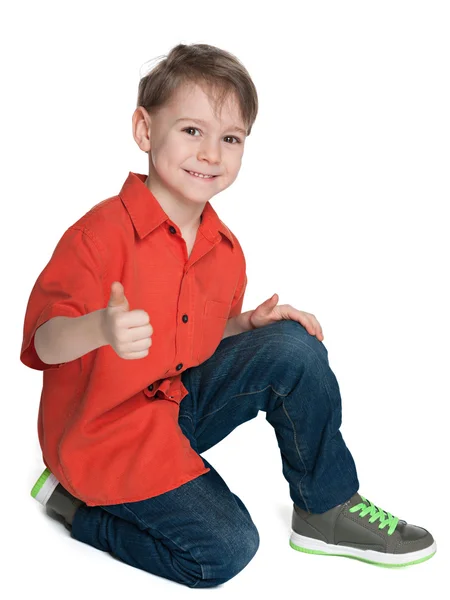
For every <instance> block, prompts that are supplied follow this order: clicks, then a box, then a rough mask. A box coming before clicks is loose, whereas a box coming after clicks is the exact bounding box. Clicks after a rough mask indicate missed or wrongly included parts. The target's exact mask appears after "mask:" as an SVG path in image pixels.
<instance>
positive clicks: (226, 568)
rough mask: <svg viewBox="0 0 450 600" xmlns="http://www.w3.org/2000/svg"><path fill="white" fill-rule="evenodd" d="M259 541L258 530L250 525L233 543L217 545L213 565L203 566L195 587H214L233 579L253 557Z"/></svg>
mask: <svg viewBox="0 0 450 600" xmlns="http://www.w3.org/2000/svg"><path fill="white" fill-rule="evenodd" d="M237 533H238V532H237ZM259 541H260V540H259V533H258V530H257V528H256V527H255V526H254V525H252V526H250V527H249V528H248V529H246V531H245V532H243V531H240V532H239V533H238V535H236V536H235V538H234V541H233V543H230V542H229V541H228V543H225V542H222V543H221V544H220V543H219V545H218V548H217V553H216V556H215V560H214V563H213V564H210V565H203V572H204V575H203V578H202V580H201V581H199V582H198V583H197V584H196V585H195V587H201V588H203V587H215V586H218V585H221V584H222V583H225V582H226V581H229V580H230V579H232V578H233V577H235V576H236V575H237V574H238V573H240V572H241V571H242V570H243V569H244V568H245V567H246V566H247V565H248V563H249V562H250V561H251V560H252V558H253V557H254V556H255V554H256V552H257V551H258V548H259Z"/></svg>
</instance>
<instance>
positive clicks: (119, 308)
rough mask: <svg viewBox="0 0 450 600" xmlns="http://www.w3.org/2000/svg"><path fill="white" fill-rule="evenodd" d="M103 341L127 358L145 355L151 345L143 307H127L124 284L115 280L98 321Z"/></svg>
mask: <svg viewBox="0 0 450 600" xmlns="http://www.w3.org/2000/svg"><path fill="white" fill-rule="evenodd" d="M101 328H102V333H103V336H104V338H105V341H106V344H109V345H110V346H111V347H112V348H113V349H114V351H115V352H116V354H117V355H118V356H120V357H121V358H124V359H126V360H134V359H136V358H144V357H145V356H147V355H148V348H149V347H150V346H151V345H152V338H151V336H152V334H153V327H152V326H151V325H150V317H149V316H148V314H147V313H146V312H145V310H141V309H135V310H130V305H129V304H128V300H127V299H126V296H125V292H124V289H123V285H122V284H121V283H120V282H119V281H114V282H113V283H112V285H111V295H110V297H109V302H108V306H107V307H106V308H105V309H104V311H103V314H102V323H101Z"/></svg>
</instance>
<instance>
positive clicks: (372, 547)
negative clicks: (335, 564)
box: [289, 494, 436, 567]
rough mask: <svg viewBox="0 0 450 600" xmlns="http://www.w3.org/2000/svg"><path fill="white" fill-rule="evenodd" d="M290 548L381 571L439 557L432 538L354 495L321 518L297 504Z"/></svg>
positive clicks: (293, 514) (424, 531) (321, 515)
mask: <svg viewBox="0 0 450 600" xmlns="http://www.w3.org/2000/svg"><path fill="white" fill-rule="evenodd" d="M289 544H290V545H291V547H292V548H294V550H299V551H300V552H308V553H309V554H328V555H330V556H345V557H347V558H356V559H358V560H362V561H364V562H367V563H372V564H375V565H378V566H381V567H406V566H407V565H413V564H415V563H420V562H423V561H425V560H428V559H429V558H431V557H432V556H434V554H435V553H436V542H435V541H434V539H433V537H432V535H431V534H430V533H429V532H428V531H427V530H426V529H422V528H421V527H416V526H415V525H408V523H406V521H400V520H399V519H398V518H397V517H394V516H392V515H391V514H390V513H386V512H385V511H384V510H382V509H380V508H378V507H377V506H375V505H374V504H372V502H370V501H369V500H366V499H365V498H364V497H363V496H360V495H359V494H355V495H354V496H352V497H351V498H350V500H347V502H344V504H339V505H338V506H335V507H334V508H332V509H331V510H328V511H327V512H324V513H322V514H310V513H308V512H306V511H305V510H302V509H301V508H299V507H298V506H297V505H296V504H294V510H293V513H292V532H291V537H290V540H289Z"/></svg>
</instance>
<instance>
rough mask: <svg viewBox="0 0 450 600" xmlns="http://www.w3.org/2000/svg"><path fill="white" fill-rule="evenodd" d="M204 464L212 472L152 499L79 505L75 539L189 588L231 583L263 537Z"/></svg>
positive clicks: (73, 528) (236, 501)
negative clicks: (100, 505) (110, 503)
mask: <svg viewBox="0 0 450 600" xmlns="http://www.w3.org/2000/svg"><path fill="white" fill-rule="evenodd" d="M192 443H193V442H192ZM203 460H204V462H205V464H206V466H208V467H210V469H211V470H210V471H209V472H208V473H205V474H204V475H201V476H200V477H197V478H196V479H194V480H192V481H188V482H187V483H185V484H183V485H181V486H179V487H178V488H176V489H174V490H171V491H169V492H166V493H164V494H161V495H159V496H155V497H154V498H150V499H147V500H142V501H140V502H128V503H125V504H114V505H111V506H102V507H97V506H95V507H88V506H85V505H82V506H80V508H78V510H77V511H76V513H75V516H74V519H73V522H72V537H74V538H75V539H77V540H79V541H82V542H85V543H86V544H89V545H91V546H94V547H95V548H98V549H99V550H104V551H106V552H109V553H110V554H112V555H113V556H115V557H117V558H119V559H120V560H121V561H123V562H125V563H127V564H129V565H131V566H133V567H136V568H138V569H143V570H144V571H147V572H149V573H152V574H154V575H159V576H160V577H165V578H166V579H170V580H172V581H176V582H178V583H181V584H184V585H186V586H188V587H192V588H193V587H197V588H205V587H214V586H217V585H220V584H221V583H224V582H226V581H228V580H229V579H231V578H232V577H234V576H235V575H237V574H238V573H239V572H240V571H241V570H242V569H243V568H244V567H245V566H246V565H247V564H248V563H249V562H250V560H251V559H252V558H253V556H254V555H255V554H256V551H257V550H258V547H259V535H258V531H257V529H256V527H255V525H254V523H253V521H252V519H251V517H250V515H249V513H248V511H247V509H246V507H245V506H244V504H243V503H242V501H241V500H240V499H239V498H238V497H237V496H236V495H235V494H233V493H232V492H231V491H230V490H229V488H228V486H227V485H226V483H225V482H224V480H223V479H222V478H221V476H220V475H219V474H218V473H217V471H216V470H215V469H214V468H213V467H212V465H210V464H209V463H208V462H207V461H206V460H205V459H203ZM149 476H151V474H149Z"/></svg>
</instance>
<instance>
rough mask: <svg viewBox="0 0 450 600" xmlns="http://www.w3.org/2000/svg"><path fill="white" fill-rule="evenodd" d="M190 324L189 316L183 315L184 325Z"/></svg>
mask: <svg viewBox="0 0 450 600" xmlns="http://www.w3.org/2000/svg"><path fill="white" fill-rule="evenodd" d="M187 322H188V316H187V315H183V323H187Z"/></svg>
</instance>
